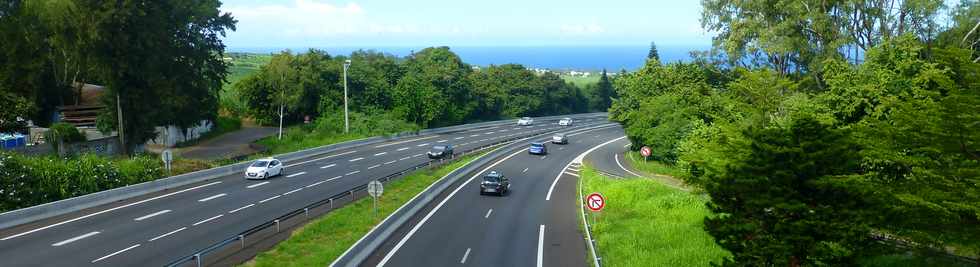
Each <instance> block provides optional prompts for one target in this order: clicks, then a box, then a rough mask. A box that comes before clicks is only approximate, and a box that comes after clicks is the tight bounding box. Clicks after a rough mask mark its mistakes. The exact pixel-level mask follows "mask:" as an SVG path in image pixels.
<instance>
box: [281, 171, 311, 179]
mask: <svg viewBox="0 0 980 267" xmlns="http://www.w3.org/2000/svg"><path fill="white" fill-rule="evenodd" d="M303 174H306V172H297V173H294V174H290V175H286V178H292V177H296V176H300V175H303Z"/></svg>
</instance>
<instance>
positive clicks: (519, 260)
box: [366, 126, 622, 266]
mask: <svg viewBox="0 0 980 267" xmlns="http://www.w3.org/2000/svg"><path fill="white" fill-rule="evenodd" d="M620 137H622V129H621V128H620V127H618V126H617V127H611V128H605V129H599V130H594V131H591V132H588V134H578V135H574V136H569V138H570V140H571V141H572V142H570V143H569V144H567V145H555V144H549V145H548V146H549V151H551V152H550V153H549V155H548V156H547V157H545V156H538V155H529V154H527V152H525V151H519V152H517V154H515V155H514V156H513V157H512V158H509V159H507V160H505V161H503V162H501V163H500V164H498V165H496V166H493V167H492V168H489V170H486V171H483V172H481V173H479V174H478V175H479V176H478V178H477V179H473V180H472V181H469V182H464V183H462V184H461V185H460V186H459V187H454V188H452V189H457V190H459V191H457V193H456V194H450V195H449V196H447V197H446V198H443V199H441V200H440V201H441V202H440V204H441V205H436V206H435V207H434V208H433V209H432V210H431V211H429V212H428V213H426V214H420V215H417V216H425V218H422V219H421V220H420V221H419V223H416V224H413V225H411V226H406V227H410V228H411V229H412V230H415V231H414V232H413V231H410V230H409V231H407V232H405V233H402V234H401V235H399V236H397V237H394V238H392V239H390V240H387V241H386V243H388V245H386V246H383V247H384V248H386V249H384V250H383V251H376V252H375V253H374V255H373V256H371V257H370V258H369V262H367V263H366V265H369V266H373V265H374V264H379V265H381V266H452V265H457V264H459V263H460V253H462V251H461V249H463V248H470V249H471V252H470V253H469V254H468V255H467V259H466V262H465V264H466V265H467V266H585V265H586V262H587V261H586V250H585V242H584V238H583V237H582V234H581V233H580V232H579V230H578V216H577V215H578V214H577V213H576V212H577V211H578V206H577V205H578V203H579V202H578V198H577V192H576V191H575V184H576V181H577V178H578V177H577V176H576V175H577V173H578V169H579V166H580V164H579V163H571V162H572V161H573V160H574V159H575V158H576V157H578V156H579V155H580V154H582V153H584V152H585V151H587V150H588V149H590V148H592V147H595V146H596V145H599V144H601V143H604V142H606V141H609V140H613V139H617V138H620ZM559 146H560V147H563V148H564V149H562V150H558V149H557V148H558V147H559ZM491 170H496V171H500V172H502V173H503V174H504V175H506V176H507V177H509V178H510V180H511V183H512V187H511V191H510V192H509V193H508V194H506V195H505V196H503V197H497V196H481V195H480V194H478V190H479V189H478V188H479V183H480V182H481V181H482V179H481V178H479V177H482V175H484V174H485V173H486V172H489V171H491ZM556 176H557V178H560V179H557V180H556ZM552 185H554V186H552ZM549 191H551V192H552V197H551V199H550V200H548V199H547V195H548V192H549ZM399 245H400V246H399ZM388 248H390V249H388ZM539 262H540V263H541V265H539V264H538V263H539Z"/></svg>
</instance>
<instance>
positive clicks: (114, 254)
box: [92, 244, 140, 263]
mask: <svg viewBox="0 0 980 267" xmlns="http://www.w3.org/2000/svg"><path fill="white" fill-rule="evenodd" d="M139 246H140V244H136V245H132V246H130V247H128V248H124V249H122V250H120V251H116V252H113V253H112V254H109V255H105V256H102V258H98V259H95V260H93V261H92V263H96V262H99V261H101V260H104V259H108V258H109V257H112V256H116V255H119V253H123V252H126V251H129V250H130V249H134V248H137V247H139Z"/></svg>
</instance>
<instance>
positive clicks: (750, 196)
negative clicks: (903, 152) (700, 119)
mask: <svg viewBox="0 0 980 267" xmlns="http://www.w3.org/2000/svg"><path fill="white" fill-rule="evenodd" d="M744 134H745V136H747V137H748V139H749V140H750V141H751V143H750V144H749V146H748V147H745V148H742V149H738V150H739V152H740V153H745V155H746V159H745V160H743V161H740V162H735V163H733V164H731V165H729V167H727V168H726V170H727V171H726V173H724V174H720V175H718V176H717V177H711V178H710V179H709V182H708V183H707V184H706V185H705V191H707V192H708V194H709V195H710V196H711V202H710V203H709V207H710V208H711V210H712V211H713V212H714V213H715V214H716V215H715V216H714V217H711V218H707V219H706V220H705V228H706V230H707V231H708V233H710V234H711V235H712V236H714V237H715V239H716V240H717V243H718V244H719V245H721V246H722V247H724V248H725V249H727V250H728V251H730V252H732V254H733V256H734V258H733V260H734V261H732V260H727V261H726V262H725V263H724V265H726V266H804V265H852V264H854V262H853V260H854V259H855V258H856V257H857V256H859V255H861V253H862V248H863V246H865V245H867V244H868V242H869V240H870V239H869V237H868V235H869V234H870V232H871V225H872V223H873V222H874V221H875V220H874V219H873V218H874V217H873V216H870V215H869V214H868V212H867V211H868V210H870V208H871V207H874V202H872V201H869V200H868V199H867V198H866V195H867V192H868V191H870V190H867V187H866V185H864V184H863V183H861V182H860V179H857V178H855V177H854V176H852V175H851V174H853V173H854V172H855V171H856V169H857V167H858V163H859V161H858V159H857V158H856V157H855V156H854V154H853V153H851V151H853V150H855V149H856V148H857V147H856V146H855V145H854V144H853V143H851V142H850V141H849V138H848V134H847V132H846V131H844V130H836V129H833V128H832V127H831V126H830V125H825V124H822V123H820V122H818V121H817V120H815V119H813V118H808V117H803V118H798V119H796V120H794V121H793V122H792V123H791V124H790V125H789V126H780V127H768V128H764V127H758V126H754V127H751V128H749V129H747V130H746V132H745V133H744Z"/></svg>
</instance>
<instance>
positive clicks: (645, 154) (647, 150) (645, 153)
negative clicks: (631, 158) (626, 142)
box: [640, 146, 653, 157]
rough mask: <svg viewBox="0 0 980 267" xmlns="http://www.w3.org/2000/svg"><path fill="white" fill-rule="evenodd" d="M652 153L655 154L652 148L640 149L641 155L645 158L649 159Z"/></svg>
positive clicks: (644, 147)
mask: <svg viewBox="0 0 980 267" xmlns="http://www.w3.org/2000/svg"><path fill="white" fill-rule="evenodd" d="M650 153H653V151H651V150H650V147H648V146H643V147H641V148H640V155H643V156H644V157H649V156H650Z"/></svg>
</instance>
